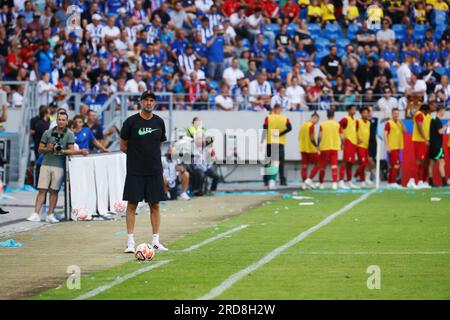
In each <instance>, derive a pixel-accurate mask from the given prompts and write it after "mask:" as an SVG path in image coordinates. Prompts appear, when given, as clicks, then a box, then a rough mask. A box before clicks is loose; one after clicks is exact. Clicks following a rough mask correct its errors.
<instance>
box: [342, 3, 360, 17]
mask: <svg viewBox="0 0 450 320" xmlns="http://www.w3.org/2000/svg"><path fill="white" fill-rule="evenodd" d="M358 17H359V10H358V7H357V6H348V8H347V15H346V16H345V19H347V20H355V19H357V18H358Z"/></svg>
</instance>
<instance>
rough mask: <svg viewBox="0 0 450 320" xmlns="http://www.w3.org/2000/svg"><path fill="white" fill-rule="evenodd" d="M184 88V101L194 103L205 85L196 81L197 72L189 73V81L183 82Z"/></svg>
mask: <svg viewBox="0 0 450 320" xmlns="http://www.w3.org/2000/svg"><path fill="white" fill-rule="evenodd" d="M184 88H185V90H186V94H187V96H186V101H187V102H189V103H194V102H195V101H196V100H197V99H198V98H199V97H200V94H201V92H202V90H203V89H204V88H205V84H204V83H202V82H200V81H199V80H198V79H197V72H195V71H194V72H191V74H190V79H189V80H188V81H186V82H185V85H184Z"/></svg>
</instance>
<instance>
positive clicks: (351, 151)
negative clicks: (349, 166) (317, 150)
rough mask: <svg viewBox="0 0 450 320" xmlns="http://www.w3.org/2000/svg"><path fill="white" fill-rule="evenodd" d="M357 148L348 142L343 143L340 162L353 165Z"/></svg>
mask: <svg viewBox="0 0 450 320" xmlns="http://www.w3.org/2000/svg"><path fill="white" fill-rule="evenodd" d="M357 148H358V147H357V146H356V145H355V144H353V143H351V142H350V140H345V141H344V154H343V156H342V160H343V161H344V162H347V163H355V160H356V159H355V158H356V149H357Z"/></svg>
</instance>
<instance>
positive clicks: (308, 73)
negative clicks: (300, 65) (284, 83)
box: [302, 62, 331, 88]
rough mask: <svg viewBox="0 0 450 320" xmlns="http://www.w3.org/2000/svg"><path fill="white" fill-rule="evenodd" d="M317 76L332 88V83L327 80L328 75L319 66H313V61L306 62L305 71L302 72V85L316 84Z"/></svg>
mask: <svg viewBox="0 0 450 320" xmlns="http://www.w3.org/2000/svg"><path fill="white" fill-rule="evenodd" d="M317 77H320V78H322V79H323V82H324V84H325V86H327V87H328V88H331V84H330V82H329V81H328V80H327V76H326V75H325V74H324V73H323V72H322V71H320V69H319V68H317V67H313V66H312V64H311V62H306V63H305V73H304V74H302V85H303V86H305V87H309V86H314V85H315V84H316V82H315V79H316V78H317Z"/></svg>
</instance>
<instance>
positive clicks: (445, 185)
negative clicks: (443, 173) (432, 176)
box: [442, 177, 448, 187]
mask: <svg viewBox="0 0 450 320" xmlns="http://www.w3.org/2000/svg"><path fill="white" fill-rule="evenodd" d="M442 186H443V187H447V186H448V184H447V179H446V178H445V177H442Z"/></svg>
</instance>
